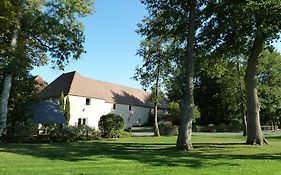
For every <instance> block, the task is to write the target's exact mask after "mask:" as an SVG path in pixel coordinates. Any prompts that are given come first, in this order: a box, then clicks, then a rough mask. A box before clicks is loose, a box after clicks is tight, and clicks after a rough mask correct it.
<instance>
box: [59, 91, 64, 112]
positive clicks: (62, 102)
mask: <svg viewBox="0 0 281 175" xmlns="http://www.w3.org/2000/svg"><path fill="white" fill-rule="evenodd" d="M59 105H60V109H61V111H62V112H64V108H65V106H64V94H63V92H62V93H61V94H60V99H59Z"/></svg>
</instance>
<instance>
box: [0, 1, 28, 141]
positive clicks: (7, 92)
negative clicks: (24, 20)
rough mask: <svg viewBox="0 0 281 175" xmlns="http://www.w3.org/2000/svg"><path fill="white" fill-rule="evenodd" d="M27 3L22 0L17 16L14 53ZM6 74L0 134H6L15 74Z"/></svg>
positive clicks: (0, 106)
mask: <svg viewBox="0 0 281 175" xmlns="http://www.w3.org/2000/svg"><path fill="white" fill-rule="evenodd" d="M24 4H25V0H20V4H19V6H20V12H19V13H18V16H17V18H16V21H15V23H16V25H15V29H14V30H13V33H12V37H11V44H10V50H11V53H14V52H15V51H16V49H17V45H18V35H19V30H20V27H21V25H20V20H21V13H22V10H23V7H24ZM13 59H16V58H14V56H12V57H11V62H13ZM9 72H10V73H8V74H7V75H6V76H5V79H4V83H3V89H2V93H1V97H0V101H1V103H0V136H2V135H3V134H6V126H7V116H8V101H9V96H10V91H11V86H12V79H13V74H12V73H11V72H12V70H11V71H9Z"/></svg>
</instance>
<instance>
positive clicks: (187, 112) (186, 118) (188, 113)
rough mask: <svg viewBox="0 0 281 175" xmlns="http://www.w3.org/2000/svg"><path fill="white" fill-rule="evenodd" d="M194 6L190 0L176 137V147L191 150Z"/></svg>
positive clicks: (194, 2)
mask: <svg viewBox="0 0 281 175" xmlns="http://www.w3.org/2000/svg"><path fill="white" fill-rule="evenodd" d="M195 8H196V1H190V14H189V24H188V39H187V43H188V46H187V62H186V65H185V66H184V67H185V72H186V74H185V77H186V82H185V89H184V99H183V101H182V104H181V111H182V119H181V123H180V127H179V134H178V138H177V149H179V150H191V149H193V147H192V142H191V134H192V116H193V107H194V100H193V89H194V85H193V72H194V41H195Z"/></svg>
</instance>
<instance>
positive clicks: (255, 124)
mask: <svg viewBox="0 0 281 175" xmlns="http://www.w3.org/2000/svg"><path fill="white" fill-rule="evenodd" d="M264 42H265V39H264V37H263V36H262V35H257V36H256V38H255V40H254V43H253V47H252V50H251V53H250V57H249V59H248V63H247V70H246V75H245V85H246V107H247V141H246V143H247V144H255V145H264V144H267V141H266V139H265V138H264V136H263V133H262V130H261V126H260V113H259V111H260V103H259V100H258V95H257V78H256V76H257V66H258V59H259V57H260V54H261V53H262V51H263V47H264Z"/></svg>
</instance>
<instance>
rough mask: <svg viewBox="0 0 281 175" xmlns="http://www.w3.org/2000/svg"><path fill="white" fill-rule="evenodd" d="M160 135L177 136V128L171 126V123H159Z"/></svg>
mask: <svg viewBox="0 0 281 175" xmlns="http://www.w3.org/2000/svg"><path fill="white" fill-rule="evenodd" d="M158 126H159V131H160V135H177V134H178V127H177V126H174V125H172V123H171V122H159V123H158Z"/></svg>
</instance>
